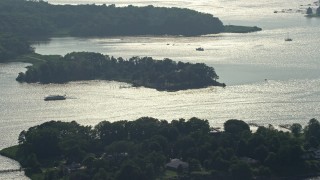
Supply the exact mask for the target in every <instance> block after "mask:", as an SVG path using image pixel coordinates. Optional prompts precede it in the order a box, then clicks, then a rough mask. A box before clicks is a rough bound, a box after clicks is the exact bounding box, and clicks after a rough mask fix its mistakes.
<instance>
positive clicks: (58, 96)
mask: <svg viewBox="0 0 320 180" xmlns="http://www.w3.org/2000/svg"><path fill="white" fill-rule="evenodd" d="M65 99H66V95H63V96H61V95H49V96H46V97H45V98H44V100H45V101H55V100H65Z"/></svg>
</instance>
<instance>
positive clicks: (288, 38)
mask: <svg viewBox="0 0 320 180" xmlns="http://www.w3.org/2000/svg"><path fill="white" fill-rule="evenodd" d="M284 41H292V39H291V38H290V37H289V33H288V34H287V37H286V38H285V39H284Z"/></svg>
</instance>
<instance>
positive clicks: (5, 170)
mask: <svg viewBox="0 0 320 180" xmlns="http://www.w3.org/2000/svg"><path fill="white" fill-rule="evenodd" d="M18 171H24V168H19V169H0V174H2V173H10V172H18Z"/></svg>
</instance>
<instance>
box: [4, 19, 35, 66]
mask: <svg viewBox="0 0 320 180" xmlns="http://www.w3.org/2000/svg"><path fill="white" fill-rule="evenodd" d="M0 21H1V20H0ZM31 52H33V49H32V48H31V46H30V44H29V42H28V41H27V40H26V39H24V38H21V37H17V36H14V35H12V34H7V33H0V62H4V61H7V60H8V59H12V58H15V57H17V56H19V55H21V54H26V53H31Z"/></svg>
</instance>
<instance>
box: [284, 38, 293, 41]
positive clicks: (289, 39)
mask: <svg viewBox="0 0 320 180" xmlns="http://www.w3.org/2000/svg"><path fill="white" fill-rule="evenodd" d="M284 41H292V39H291V38H285V39H284Z"/></svg>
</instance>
